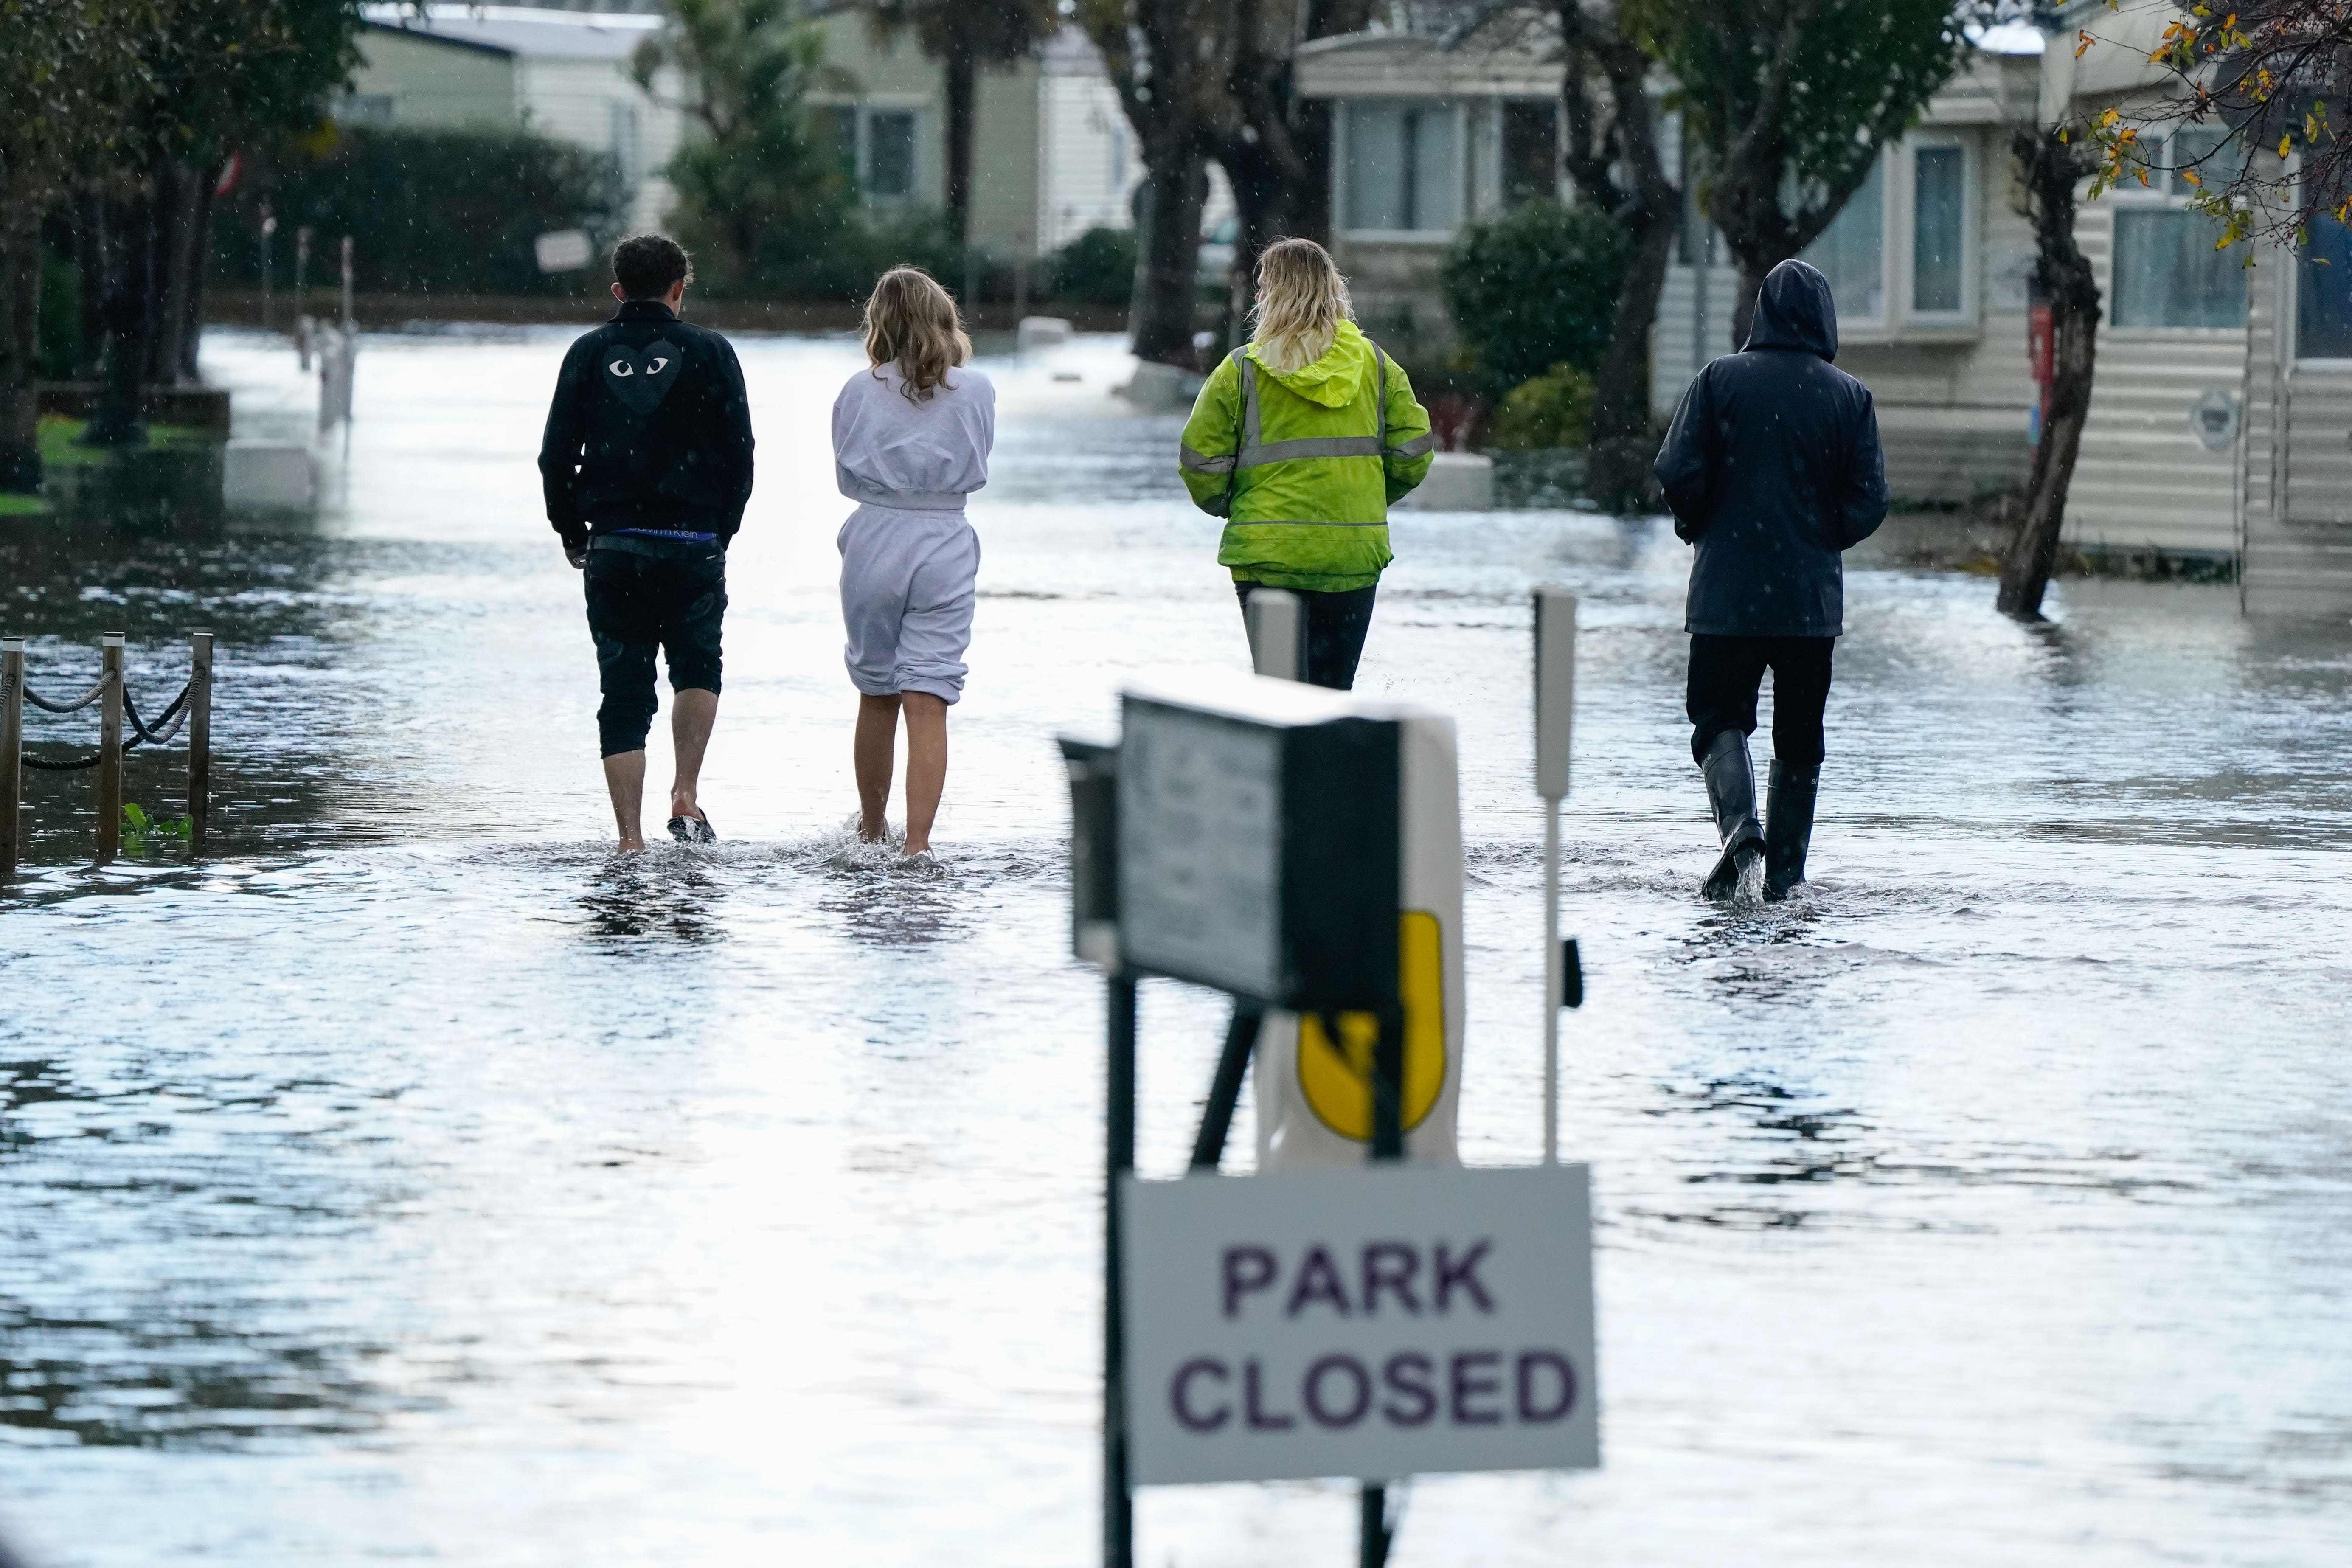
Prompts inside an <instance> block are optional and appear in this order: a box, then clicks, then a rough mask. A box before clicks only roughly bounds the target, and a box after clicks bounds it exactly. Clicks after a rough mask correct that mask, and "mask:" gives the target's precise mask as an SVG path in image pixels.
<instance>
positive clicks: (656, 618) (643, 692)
mask: <svg viewBox="0 0 2352 1568" xmlns="http://www.w3.org/2000/svg"><path fill="white" fill-rule="evenodd" d="M704 548H707V549H709V553H707V554H701V553H698V554H693V555H683V554H681V555H680V556H678V557H675V558H671V557H660V556H654V555H648V554H640V553H638V552H635V551H630V550H618V549H612V548H609V547H605V546H603V545H600V546H599V547H597V548H595V549H592V550H591V551H589V552H588V565H587V568H586V570H585V571H583V573H582V575H583V577H585V578H586V579H587V594H588V631H589V635H591V636H592V637H594V638H595V639H596V668H597V671H598V675H599V677H600V681H599V684H600V685H601V687H602V689H603V690H604V706H603V707H601V708H599V709H598V710H596V729H597V734H598V739H599V742H601V744H602V745H603V747H604V755H606V756H608V757H609V756H613V755H614V754H616V753H618V752H638V751H643V750H644V749H645V744H646V731H648V730H650V729H651V728H652V727H653V721H654V710H655V709H656V707H657V706H658V703H657V701H656V698H655V694H654V649H655V648H656V647H659V648H660V649H661V650H662V653H663V654H664V656H665V657H667V658H668V660H669V685H670V689H671V690H673V691H689V690H701V691H710V692H716V691H717V690H718V689H719V623H720V621H722V620H723V619H725V617H726V615H727V556H726V554H725V552H721V551H719V550H718V549H716V548H714V547H704Z"/></svg>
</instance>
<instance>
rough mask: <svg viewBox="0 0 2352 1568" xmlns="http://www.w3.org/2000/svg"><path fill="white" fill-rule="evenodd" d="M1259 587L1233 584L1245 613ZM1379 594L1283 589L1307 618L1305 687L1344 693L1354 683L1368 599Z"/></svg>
mask: <svg viewBox="0 0 2352 1568" xmlns="http://www.w3.org/2000/svg"><path fill="white" fill-rule="evenodd" d="M1262 586H1264V584H1258V583H1236V584H1234V593H1235V594H1236V595H1239V596H1240V598H1241V602H1242V614H1243V616H1244V617H1246V616H1248V614H1249V602H1250V595H1252V594H1254V593H1255V592H1256V591H1257V590H1258V589H1259V588H1260V587H1262ZM1380 591H1381V588H1380V584H1377V583H1375V584H1372V585H1371V586H1370V587H1369V588H1350V589H1349V590H1348V591H1347V592H1346V593H1344V594H1316V593H1310V592H1308V591H1307V590H1306V589H1304V588H1290V589H1286V590H1285V592H1286V593H1292V594H1296V595H1298V605H1299V608H1300V609H1301V610H1302V611H1304V612H1305V614H1306V616H1307V669H1306V675H1307V685H1309V686H1328V687H1329V688H1330V689H1332V690H1334V691H1346V690H1349V689H1352V688H1353V687H1354V686H1355V684H1356V664H1357V661H1358V660H1360V659H1361V658H1363V657H1364V637H1365V634H1367V633H1369V632H1370V630H1371V629H1372V599H1373V597H1374V596H1375V595H1378V594H1379V593H1380Z"/></svg>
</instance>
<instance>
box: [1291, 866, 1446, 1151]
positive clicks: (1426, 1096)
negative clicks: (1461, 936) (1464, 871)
mask: <svg viewBox="0 0 2352 1568" xmlns="http://www.w3.org/2000/svg"><path fill="white" fill-rule="evenodd" d="M1441 934H1442V933H1441V931H1440V930H1439V927H1438V923H1437V917H1436V916H1435V915H1433V914H1431V913H1429V912H1428V911H1427V910H1405V911H1404V912H1403V913H1402V914H1401V915H1399V916H1398V917H1397V948H1398V969H1399V973H1398V975H1397V982H1398V984H1397V989H1398V992H1399V999H1400V1000H1401V1001H1402V1003H1403V1005H1404V1104H1403V1106H1402V1115H1403V1121H1404V1130H1405V1131H1408V1132H1410V1131H1412V1130H1413V1129H1414V1128H1415V1127H1418V1126H1420V1125H1421V1123H1422V1121H1423V1119H1424V1118H1425V1117H1427V1116H1428V1115H1429V1112H1430V1110H1431V1108H1432V1107H1433V1106H1434V1105H1436V1103H1437V1098H1438V1096H1439V1094H1440V1093H1442V1092H1443V1091H1444V1088H1445V1074H1446V1070H1447V1065H1446V1060H1445V950H1444V942H1443V941H1442V940H1441ZM1379 1037H1380V1020H1379V1018H1378V1017H1377V1016H1374V1015H1373V1014H1370V1013H1342V1014H1340V1015H1339V1041H1338V1043H1337V1044H1334V1043H1333V1041H1332V1039H1331V1037H1330V1035H1329V1034H1328V1033H1327V1032H1326V1031H1325V1029H1324V1026H1323V1019H1322V1018H1321V1016H1318V1015H1317V1014H1313V1013H1307V1014H1302V1015H1301V1016H1299V1020H1298V1087H1299V1089H1300V1090H1301V1091H1302V1092H1303V1093H1304V1094H1305V1095H1306V1096H1307V1105H1308V1106H1309V1107H1310V1108H1312V1109H1313V1110H1314V1112H1315V1117H1316V1120H1317V1121H1320V1122H1322V1123H1323V1125H1324V1126H1326V1127H1328V1128H1329V1129H1330V1130H1331V1131H1334V1132H1337V1133H1338V1134H1339V1136H1340V1137H1342V1138H1353V1139H1355V1140H1356V1141H1357V1142H1363V1143H1368V1142H1371V1137H1372V1046H1373V1043H1374V1042H1375V1041H1376V1040H1377V1039H1378V1038H1379Z"/></svg>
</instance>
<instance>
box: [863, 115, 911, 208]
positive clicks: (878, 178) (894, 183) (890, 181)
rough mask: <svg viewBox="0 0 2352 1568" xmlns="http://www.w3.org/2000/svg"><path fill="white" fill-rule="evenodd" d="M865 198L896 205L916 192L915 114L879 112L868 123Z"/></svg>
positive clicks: (868, 119) (870, 117)
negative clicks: (895, 203) (896, 201)
mask: <svg viewBox="0 0 2352 1568" xmlns="http://www.w3.org/2000/svg"><path fill="white" fill-rule="evenodd" d="M864 184H865V187H866V195H867V196H869V197H873V198H876V199H878V200H882V201H893V200H898V199H900V198H903V197H906V196H909V195H914V191H915V112H914V110H910V109H896V110H877V111H875V112H874V113H872V114H870V115H868V116H867V117H866V179H865V182H864Z"/></svg>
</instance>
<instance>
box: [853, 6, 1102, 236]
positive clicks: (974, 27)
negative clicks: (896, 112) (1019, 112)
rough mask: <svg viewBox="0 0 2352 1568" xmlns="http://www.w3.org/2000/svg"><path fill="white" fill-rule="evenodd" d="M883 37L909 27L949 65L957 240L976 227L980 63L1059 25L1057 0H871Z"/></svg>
mask: <svg viewBox="0 0 2352 1568" xmlns="http://www.w3.org/2000/svg"><path fill="white" fill-rule="evenodd" d="M872 11H873V17H874V26H875V30H876V31H877V33H880V34H883V35H885V36H886V37H887V36H888V35H890V34H894V33H900V32H911V33H913V34H914V35H915V41H916V42H917V43H918V44H919V46H921V48H922V51H923V53H925V54H927V55H929V56H930V57H931V58H933V59H935V60H937V61H939V62H940V66H941V67H943V68H945V70H946V73H947V100H948V123H947V133H948V138H947V140H948V159H947V164H948V166H947V209H948V227H949V230H950V232H951V233H952V234H953V235H954V237H955V241H956V243H957V244H958V245H962V244H964V243H965V242H966V241H967V240H969V239H970V238H971V142H972V121H973V118H974V110H975V109H976V108H977V106H978V103H979V99H980V72H981V68H982V67H983V66H1002V65H1009V64H1011V63H1012V62H1013V61H1014V60H1017V59H1019V58H1022V57H1023V56H1024V55H1026V54H1028V53H1029V51H1030V50H1032V49H1034V48H1035V47H1037V45H1038V43H1039V41H1040V40H1042V39H1043V38H1045V36H1046V35H1047V34H1049V33H1052V32H1053V31H1054V30H1055V28H1056V27H1058V26H1060V25H1061V16H1060V15H1059V13H1058V12H1057V11H1056V10H1055V6H1054V4H1053V0H872Z"/></svg>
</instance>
